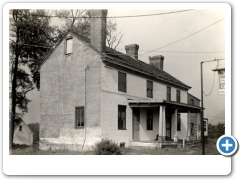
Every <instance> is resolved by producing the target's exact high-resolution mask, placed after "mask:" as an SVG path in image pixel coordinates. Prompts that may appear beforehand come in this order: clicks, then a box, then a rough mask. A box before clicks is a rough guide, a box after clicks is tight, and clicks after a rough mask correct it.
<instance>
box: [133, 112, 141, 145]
mask: <svg viewBox="0 0 240 180" xmlns="http://www.w3.org/2000/svg"><path fill="white" fill-rule="evenodd" d="M139 124H140V108H133V141H139V140H140V139H139V132H140V130H139Z"/></svg>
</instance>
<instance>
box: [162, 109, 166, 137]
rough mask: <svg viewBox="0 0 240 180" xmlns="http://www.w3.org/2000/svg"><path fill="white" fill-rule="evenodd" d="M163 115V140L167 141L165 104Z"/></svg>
mask: <svg viewBox="0 0 240 180" xmlns="http://www.w3.org/2000/svg"><path fill="white" fill-rule="evenodd" d="M162 116H163V141H165V140H166V107H165V106H163V112H162Z"/></svg>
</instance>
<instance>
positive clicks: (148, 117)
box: [147, 109, 153, 130]
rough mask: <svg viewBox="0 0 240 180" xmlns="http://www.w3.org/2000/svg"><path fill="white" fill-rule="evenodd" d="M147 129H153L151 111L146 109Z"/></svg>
mask: <svg viewBox="0 0 240 180" xmlns="http://www.w3.org/2000/svg"><path fill="white" fill-rule="evenodd" d="M147 130H153V111H152V110H151V109H148V110H147Z"/></svg>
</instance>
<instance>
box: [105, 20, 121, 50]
mask: <svg viewBox="0 0 240 180" xmlns="http://www.w3.org/2000/svg"><path fill="white" fill-rule="evenodd" d="M116 31H117V23H116V22H113V20H112V19H111V20H108V22H107V44H108V47H110V48H112V49H116V48H117V46H118V45H119V44H120V43H121V42H122V37H123V35H124V34H122V31H120V32H116Z"/></svg>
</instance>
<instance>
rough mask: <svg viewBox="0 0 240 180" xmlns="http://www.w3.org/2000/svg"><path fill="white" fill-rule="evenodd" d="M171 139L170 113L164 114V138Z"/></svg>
mask: <svg viewBox="0 0 240 180" xmlns="http://www.w3.org/2000/svg"><path fill="white" fill-rule="evenodd" d="M170 139H171V115H170V114H166V140H170Z"/></svg>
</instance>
